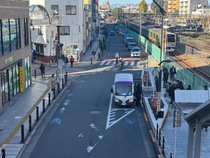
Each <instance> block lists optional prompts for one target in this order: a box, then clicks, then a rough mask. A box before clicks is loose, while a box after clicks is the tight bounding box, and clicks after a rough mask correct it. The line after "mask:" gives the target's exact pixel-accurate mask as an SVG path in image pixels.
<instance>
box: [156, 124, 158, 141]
mask: <svg viewBox="0 0 210 158" xmlns="http://www.w3.org/2000/svg"><path fill="white" fill-rule="evenodd" d="M158 128H159V127H158V123H157V132H156V139H157V140H158Z"/></svg>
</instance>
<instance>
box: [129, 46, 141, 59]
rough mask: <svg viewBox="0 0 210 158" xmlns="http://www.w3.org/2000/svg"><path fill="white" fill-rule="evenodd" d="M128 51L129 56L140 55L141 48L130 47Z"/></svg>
mask: <svg viewBox="0 0 210 158" xmlns="http://www.w3.org/2000/svg"><path fill="white" fill-rule="evenodd" d="M130 52H131V57H140V53H141V50H140V48H139V47H132V48H131V51H130Z"/></svg>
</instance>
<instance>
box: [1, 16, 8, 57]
mask: <svg viewBox="0 0 210 158" xmlns="http://www.w3.org/2000/svg"><path fill="white" fill-rule="evenodd" d="M9 32H10V30H9V20H8V19H7V20H2V38H3V52H4V54H8V53H9V52H10V35H9Z"/></svg>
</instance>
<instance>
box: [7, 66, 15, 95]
mask: <svg viewBox="0 0 210 158" xmlns="http://www.w3.org/2000/svg"><path fill="white" fill-rule="evenodd" d="M8 72H9V92H10V99H11V98H13V96H14V95H13V92H14V91H13V76H12V75H13V73H12V67H11V68H9V69H8Z"/></svg>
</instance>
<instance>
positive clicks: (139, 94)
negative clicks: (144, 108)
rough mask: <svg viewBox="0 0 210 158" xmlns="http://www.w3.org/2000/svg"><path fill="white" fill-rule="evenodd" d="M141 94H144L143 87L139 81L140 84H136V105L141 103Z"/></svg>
mask: <svg viewBox="0 0 210 158" xmlns="http://www.w3.org/2000/svg"><path fill="white" fill-rule="evenodd" d="M141 94H142V87H141V85H140V83H138V85H137V86H136V106H139V105H140V100H141Z"/></svg>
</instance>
